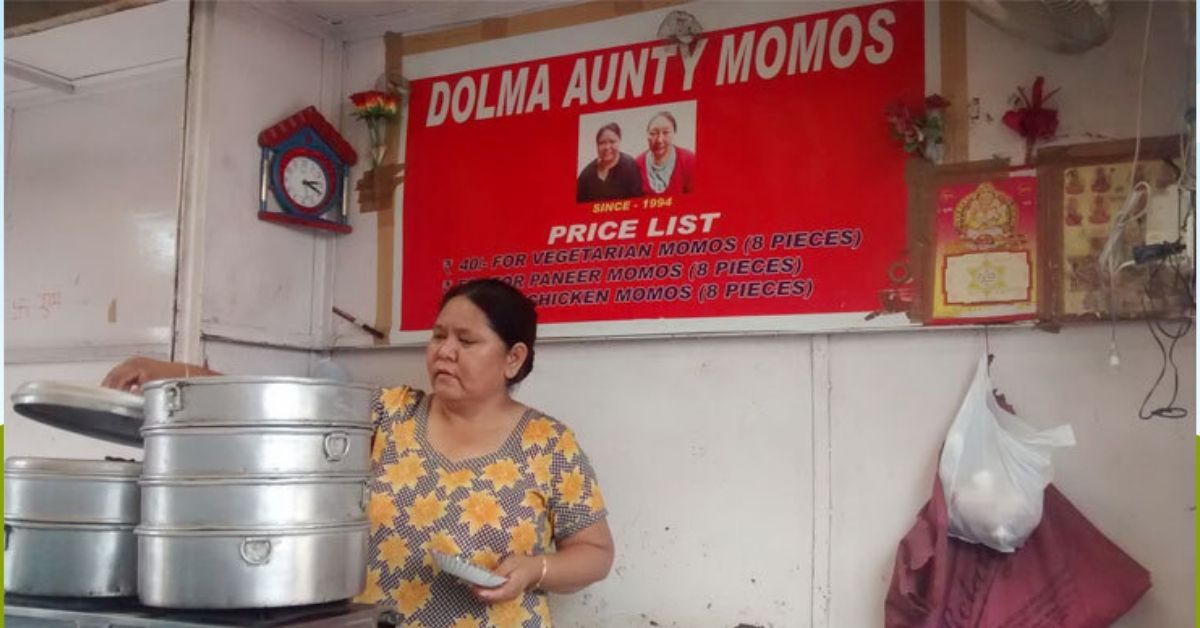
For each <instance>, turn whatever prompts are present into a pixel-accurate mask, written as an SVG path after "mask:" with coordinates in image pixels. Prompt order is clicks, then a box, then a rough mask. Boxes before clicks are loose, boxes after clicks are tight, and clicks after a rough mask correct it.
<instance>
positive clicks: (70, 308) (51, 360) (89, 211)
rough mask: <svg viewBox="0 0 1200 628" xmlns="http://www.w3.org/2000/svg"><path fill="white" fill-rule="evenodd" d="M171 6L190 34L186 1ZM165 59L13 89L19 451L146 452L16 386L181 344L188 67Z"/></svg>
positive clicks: (13, 311)
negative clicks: (77, 426) (98, 437)
mask: <svg viewBox="0 0 1200 628" xmlns="http://www.w3.org/2000/svg"><path fill="white" fill-rule="evenodd" d="M167 8H169V9H172V12H170V14H169V15H167V16H166V18H167V21H168V22H169V23H170V24H174V25H175V26H177V27H178V28H179V30H178V31H177V33H178V37H180V38H183V37H185V36H186V22H187V11H186V6H181V5H175V6H172V7H167ZM46 36H50V33H47V34H46ZM31 37H33V36H31ZM184 50H185V46H183V45H180V46H179V52H180V54H182V53H183V51H184ZM60 53H62V54H60V55H59V57H60V58H59V61H63V59H62V57H64V56H66V53H65V51H60ZM76 54H86V53H84V52H79V51H76ZM155 61H156V62H159V63H158V65H157V66H156V68H157V69H152V70H149V71H147V70H145V68H141V69H140V70H139V69H137V68H135V70H137V71H135V72H132V73H131V72H126V71H123V69H121V68H117V69H116V70H115V71H114V72H113V74H114V75H115V76H113V77H108V76H101V77H92V78H90V79H86V80H83V81H81V82H80V84H79V85H78V88H77V91H76V93H75V94H74V95H69V96H68V95H58V96H53V95H48V94H46V93H37V92H36V90H34V91H26V92H23V93H21V94H20V95H18V96H17V97H14V98H10V99H9V102H8V107H6V111H5V120H6V125H5V150H6V159H5V189H4V211H5V221H4V238H5V242H4V244H5V260H4V261H5V264H4V271H5V277H4V282H5V308H4V310H5V311H4V317H5V337H4V343H5V365H4V423H5V424H6V434H7V440H6V443H5V454H6V456H14V455H15V456H34V455H40V456H54V457H66V458H100V457H103V456H106V455H112V456H123V457H133V456H135V455H136V456H137V457H140V452H139V451H138V450H135V449H132V448H126V447H121V446H119V445H112V444H108V443H101V442H99V441H95V440H92V439H89V438H86V437H83V436H77V435H74V434H70V433H67V432H63V431H60V430H57V429H53V428H49V427H46V426H43V425H41V424H38V423H35V422H33V421H31V420H29V419H26V418H24V417H22V416H20V415H17V414H16V413H15V412H13V410H12V406H11V403H10V402H9V395H10V394H11V393H12V392H13V390H15V389H16V387H18V386H20V385H21V384H23V383H25V382H28V381H33V380H40V379H50V380H58V381H67V382H75V383H83V384H99V382H100V379H101V378H102V377H103V375H104V373H105V372H107V370H108V369H109V368H110V367H111V366H112V365H113V364H114V363H115V362H116V361H117V359H119V357H121V356H125V355H129V354H132V353H140V354H144V355H152V356H157V357H161V358H166V357H168V356H169V355H170V348H171V327H172V319H173V316H174V286H175V260H176V257H175V247H176V234H177V230H178V225H177V222H178V212H179V172H180V164H181V160H182V154H183V103H184V88H185V73H184V68H183V64H182V57H181V58H180V59H178V61H179V62H178V63H170V60H169V59H168V60H166V61H163V60H162V59H158V58H156V59H155ZM106 67H107V66H106Z"/></svg>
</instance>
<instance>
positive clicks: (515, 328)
mask: <svg viewBox="0 0 1200 628" xmlns="http://www.w3.org/2000/svg"><path fill="white" fill-rule="evenodd" d="M455 297H466V298H467V299H470V301H471V303H474V304H475V307H477V308H479V309H480V310H482V311H483V314H484V316H486V317H487V320H488V326H489V327H491V328H492V331H494V332H496V335H498V336H500V339H501V340H503V341H504V346H505V347H506V348H509V349H511V348H512V347H513V345H515V344H517V343H518V342H523V343H525V346H526V347H527V348H528V349H529V351H528V354H527V355H526V356H525V362H524V364H522V365H521V368H520V369H519V370H518V371H517V374H516V375H514V376H512V377H510V378H508V385H509V386H512V385H513V384H516V383H517V382H519V381H521V380H523V379H525V377H526V376H527V375H529V372H530V371H532V370H533V343H534V342H535V341H537V308H536V306H534V304H533V301H532V300H530V298H529V297H527V296H525V295H524V294H523V293H522V292H521V291H520V290H517V289H516V288H514V287H512V285H510V284H508V283H507V282H504V281H501V280H499V279H494V278H491V277H485V278H482V279H472V280H470V281H468V282H466V283H461V284H458V285H457V286H454V287H453V288H450V290H448V291H446V294H444V295H442V304H441V305H440V306H438V311H439V312H440V311H441V310H442V308H444V307H446V304H447V303H449V302H450V300H451V299H453V298H455Z"/></svg>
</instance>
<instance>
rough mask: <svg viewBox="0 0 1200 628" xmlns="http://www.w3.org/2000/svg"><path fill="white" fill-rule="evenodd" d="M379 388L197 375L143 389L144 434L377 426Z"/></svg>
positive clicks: (281, 379) (160, 381)
mask: <svg viewBox="0 0 1200 628" xmlns="http://www.w3.org/2000/svg"><path fill="white" fill-rule="evenodd" d="M374 390H375V389H374V388H372V387H370V386H365V385H361V384H344V383H341V382H334V381H329V380H320V379H305V378H299V377H225V376H222V377H194V378H190V379H166V380H158V381H154V382H150V383H149V384H147V385H146V386H145V387H144V388H143V389H142V393H143V395H144V397H145V421H144V423H143V425H142V433H143V434H145V433H146V432H147V431H149V430H153V429H154V428H157V427H160V426H185V425H186V426H206V427H215V426H226V427H228V426H260V427H261V426H278V425H291V426H297V425H309V426H311V425H321V426H330V425H338V426H347V427H363V428H372V427H373V423H372V420H371V400H372V396H373V394H374Z"/></svg>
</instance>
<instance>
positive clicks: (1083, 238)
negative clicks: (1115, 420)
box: [1037, 136, 1193, 322]
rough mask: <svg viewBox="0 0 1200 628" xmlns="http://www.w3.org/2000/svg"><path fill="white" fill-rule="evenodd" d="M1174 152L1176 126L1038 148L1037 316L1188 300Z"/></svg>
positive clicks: (1163, 307) (1110, 312) (1183, 209)
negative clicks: (1152, 133) (1152, 134)
mask: <svg viewBox="0 0 1200 628" xmlns="http://www.w3.org/2000/svg"><path fill="white" fill-rule="evenodd" d="M1135 152H1136V153H1137V154H1136V159H1135ZM1179 154H1180V138H1179V137H1178V136H1172V137H1156V138H1143V139H1142V141H1141V142H1140V143H1136V142H1134V141H1133V140H1121V141H1113V142H1099V143H1091V144H1078V145H1073V146H1057V147H1051V148H1047V149H1043V150H1041V151H1039V153H1038V159H1037V163H1038V176H1039V179H1040V180H1041V181H1042V187H1041V192H1040V196H1041V202H1042V205H1043V206H1044V207H1045V210H1046V211H1045V215H1046V220H1045V221H1044V227H1045V229H1046V235H1047V238H1046V240H1047V243H1048V246H1047V255H1046V258H1045V259H1044V265H1043V268H1044V271H1045V276H1046V282H1045V287H1044V290H1043V308H1042V314H1041V315H1042V317H1043V318H1045V319H1047V320H1053V321H1057V322H1062V321H1072V320H1096V319H1109V318H1110V317H1115V318H1123V319H1125V318H1141V317H1164V316H1166V317H1171V316H1180V315H1184V314H1187V313H1188V312H1189V311H1190V310H1191V309H1192V308H1193V297H1192V294H1191V289H1190V286H1191V283H1192V277H1191V270H1190V269H1191V268H1192V262H1191V260H1190V259H1189V258H1188V256H1189V252H1188V251H1189V249H1190V247H1189V245H1188V242H1189V241H1191V240H1192V236H1191V235H1189V233H1188V230H1189V228H1188V224H1189V222H1188V220H1187V216H1188V215H1189V213H1190V212H1189V208H1188V207H1187V205H1188V203H1189V201H1188V199H1187V197H1186V194H1185V195H1182V196H1181V188H1180V185H1179V184H1180V177H1181V176H1182V168H1181V166H1180V164H1179V162H1178V160H1179Z"/></svg>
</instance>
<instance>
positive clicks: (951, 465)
mask: <svg viewBox="0 0 1200 628" xmlns="http://www.w3.org/2000/svg"><path fill="white" fill-rule="evenodd" d="M992 390H993V388H992V381H991V377H990V376H989V375H988V360H987V356H986V355H985V356H983V357H982V358H981V359H980V360H979V366H978V367H976V370H975V379H974V380H973V381H972V382H971V387H970V389H969V390H967V395H966V397H965V398H964V399H963V402H962V406H961V407H959V409H958V416H956V417H955V418H954V423H953V424H952V425H951V426H950V432H949V433H948V434H946V442H945V444H944V445H942V458H941V464H940V466H939V468H938V474H939V475H940V477H941V480H942V489H943V490H944V491H945V495H946V507H947V509H948V510H949V514H950V536H953V537H955V538H958V539H962V540H964V541H967V542H969V543H981V544H983V545H986V546H988V547H990V548H992V549H995V550H998V551H1001V552H1006V553H1007V552H1012V551H1014V550H1016V549H1017V548H1019V547H1021V545H1023V544H1024V543H1025V539H1026V538H1028V537H1029V535H1030V534H1031V533H1032V532H1033V530H1034V528H1036V527H1037V525H1038V522H1040V521H1041V520H1042V492H1043V491H1044V490H1045V488H1046V485H1047V484H1049V483H1050V481H1051V480H1052V479H1053V477H1054V468H1053V467H1052V466H1051V464H1050V451H1051V449H1052V448H1055V447H1070V446H1072V445H1074V444H1075V433H1074V431H1073V430H1072V429H1071V426H1070V425H1060V426H1058V427H1055V428H1052V429H1048V430H1041V431H1039V430H1037V429H1036V428H1034V427H1033V426H1032V425H1029V424H1028V423H1026V422H1025V421H1023V420H1021V419H1020V417H1018V416H1016V415H1015V414H1013V413H1011V412H1009V411H1007V410H1005V409H1004V408H1002V407H1000V404H998V403H997V402H996V398H995V396H994V395H993V393H992Z"/></svg>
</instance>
